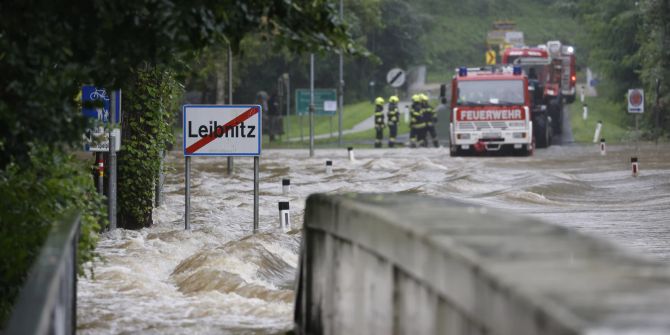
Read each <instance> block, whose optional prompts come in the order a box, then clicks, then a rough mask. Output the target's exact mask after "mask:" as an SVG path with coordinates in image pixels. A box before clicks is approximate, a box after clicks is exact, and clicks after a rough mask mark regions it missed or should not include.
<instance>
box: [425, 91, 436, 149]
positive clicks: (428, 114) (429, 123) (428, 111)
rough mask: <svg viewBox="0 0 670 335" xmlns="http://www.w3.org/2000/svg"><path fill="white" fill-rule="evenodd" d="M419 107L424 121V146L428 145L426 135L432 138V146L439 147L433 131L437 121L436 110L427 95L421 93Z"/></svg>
mask: <svg viewBox="0 0 670 335" xmlns="http://www.w3.org/2000/svg"><path fill="white" fill-rule="evenodd" d="M421 107H422V108H423V109H422V113H421V114H422V116H423V121H424V122H425V123H426V128H425V133H424V146H428V135H429V134H430V138H431V139H432V140H433V146H434V147H436V148H437V147H439V146H440V142H439V141H438V140H437V133H436V132H435V124H436V123H437V112H436V111H435V110H434V109H433V107H432V106H431V105H430V103H429V102H428V96H427V95H425V94H421Z"/></svg>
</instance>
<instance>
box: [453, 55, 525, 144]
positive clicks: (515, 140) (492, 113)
mask: <svg viewBox="0 0 670 335" xmlns="http://www.w3.org/2000/svg"><path fill="white" fill-rule="evenodd" d="M509 70H512V69H507V70H496V69H487V68H478V69H474V68H465V67H462V68H460V69H458V74H457V75H455V76H454V77H453V79H452V81H451V114H450V124H449V127H450V140H451V141H450V154H451V156H459V155H463V154H466V153H483V152H487V151H500V150H502V149H512V150H515V151H516V152H520V153H523V154H525V155H532V154H533V150H534V146H535V145H534V141H533V121H532V119H531V107H532V106H531V105H532V101H531V96H530V94H529V89H528V78H527V77H526V76H525V75H523V73H522V71H521V68H520V67H515V68H514V69H513V70H512V71H509Z"/></svg>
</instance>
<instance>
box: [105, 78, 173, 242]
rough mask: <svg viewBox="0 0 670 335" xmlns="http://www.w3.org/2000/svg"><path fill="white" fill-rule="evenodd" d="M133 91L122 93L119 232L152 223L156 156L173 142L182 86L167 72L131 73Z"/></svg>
mask: <svg viewBox="0 0 670 335" xmlns="http://www.w3.org/2000/svg"><path fill="white" fill-rule="evenodd" d="M134 74H135V78H134V83H133V88H131V89H127V90H125V92H126V94H125V96H124V99H125V100H124V115H123V125H122V128H123V135H122V136H123V150H122V151H121V152H120V153H119V169H118V171H119V176H118V188H119V192H118V197H119V214H118V218H119V222H118V226H119V228H125V229H141V228H143V227H148V226H151V225H152V223H153V220H152V216H151V212H152V209H153V199H154V183H155V181H156V178H157V176H158V174H159V172H160V166H161V165H160V161H161V157H160V153H161V151H164V150H166V149H167V146H168V145H171V144H172V143H173V142H174V133H173V131H172V125H173V123H174V119H175V118H174V117H175V115H176V113H177V111H178V110H179V109H178V103H179V101H180V98H181V93H182V92H183V88H182V86H181V85H180V84H179V83H178V82H177V81H176V79H175V78H174V73H173V72H172V71H170V70H166V69H160V68H155V67H153V68H152V67H146V68H144V69H139V70H136V71H135V73H134Z"/></svg>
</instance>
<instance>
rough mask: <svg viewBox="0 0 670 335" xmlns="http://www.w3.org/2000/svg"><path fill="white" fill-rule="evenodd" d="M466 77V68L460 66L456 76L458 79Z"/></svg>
mask: <svg viewBox="0 0 670 335" xmlns="http://www.w3.org/2000/svg"><path fill="white" fill-rule="evenodd" d="M467 75H468V68H467V67H465V66H461V67H460V68H458V76H459V77H466V76H467Z"/></svg>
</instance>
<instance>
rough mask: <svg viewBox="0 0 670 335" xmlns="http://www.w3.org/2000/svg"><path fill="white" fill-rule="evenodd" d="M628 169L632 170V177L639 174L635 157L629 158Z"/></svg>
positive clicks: (638, 166)
mask: <svg viewBox="0 0 670 335" xmlns="http://www.w3.org/2000/svg"><path fill="white" fill-rule="evenodd" d="M630 167H631V169H632V170H633V177H637V175H638V174H639V173H640V165H639V163H638V161H637V157H631V158H630Z"/></svg>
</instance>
